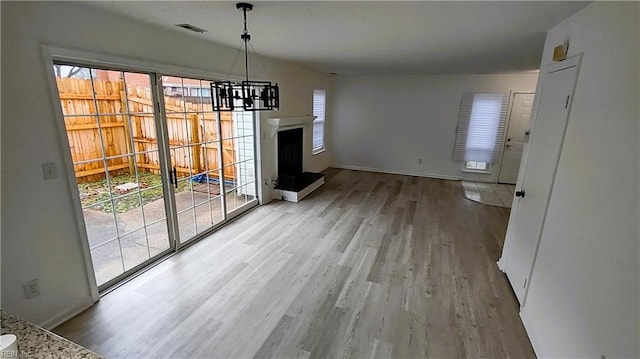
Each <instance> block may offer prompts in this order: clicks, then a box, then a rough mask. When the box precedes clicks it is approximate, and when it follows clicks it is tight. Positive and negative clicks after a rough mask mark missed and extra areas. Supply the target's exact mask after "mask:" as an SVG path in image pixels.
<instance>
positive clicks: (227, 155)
mask: <svg viewBox="0 0 640 359" xmlns="http://www.w3.org/2000/svg"><path fill="white" fill-rule="evenodd" d="M221 123H222V128H223V129H225V128H226V129H227V131H224V130H223V131H222V148H223V162H224V165H225V166H224V171H223V172H224V176H225V179H226V181H225V198H226V203H227V206H226V212H227V214H230V213H233V212H234V211H238V210H241V209H246V208H247V207H249V206H251V205H255V204H256V203H257V199H256V195H257V187H256V185H257V181H256V160H255V136H254V116H253V113H252V112H249V111H242V110H237V111H234V112H232V113H229V116H228V117H226V118H223V121H221Z"/></svg>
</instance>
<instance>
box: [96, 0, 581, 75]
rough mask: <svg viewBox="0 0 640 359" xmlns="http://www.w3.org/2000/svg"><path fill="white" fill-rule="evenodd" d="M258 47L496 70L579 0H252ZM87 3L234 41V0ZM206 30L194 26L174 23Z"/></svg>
mask: <svg viewBox="0 0 640 359" xmlns="http://www.w3.org/2000/svg"><path fill="white" fill-rule="evenodd" d="M253 3H254V5H255V8H254V10H253V11H251V12H249V13H248V28H249V33H250V34H251V35H252V41H251V43H252V44H253V48H254V49H255V51H256V52H258V53H259V54H261V55H267V56H270V57H274V58H279V59H284V60H289V61H295V62H299V63H302V64H304V65H306V66H308V67H311V68H314V69H316V70H319V71H322V72H327V73H330V72H335V73H338V74H445V73H446V74H451V73H496V72H514V71H523V70H533V69H537V67H538V66H539V64H540V56H541V54H542V47H543V44H544V39H545V33H546V31H547V30H549V29H550V28H551V27H553V26H554V25H556V24H557V23H559V22H561V21H562V20H564V19H565V18H567V17H569V16H570V15H572V14H574V13H576V12H577V11H578V10H580V9H581V8H583V7H584V6H585V5H586V4H587V2H575V1H549V2H540V1H520V2H519V1H510V2H503V1H499V2H485V1H471V2H400V1H389V2H379V1H365V2H337V1H335V2H324V1H306V2H290V1H281V2H276V1H254V2H253ZM90 4H91V5H90V6H94V7H98V8H102V9H105V10H108V11H111V12H115V13H119V14H121V15H124V16H127V17H130V18H133V19H136V20H139V21H142V22H147V23H151V24H156V25H159V26H162V27H166V28H169V29H173V30H174V31H180V32H184V33H188V34H190V35H192V36H196V37H201V38H205V39H207V40H210V41H213V42H216V43H222V44H226V45H230V46H233V47H239V46H240V44H241V40H240V33H241V31H242V12H240V11H239V10H236V8H235V2H218V1H153V2H147V1H104V2H102V1H98V2H91V3H90ZM179 23H189V24H192V25H195V26H198V27H201V28H204V29H206V30H208V32H206V33H205V34H198V33H193V32H190V31H187V30H184V29H181V28H177V27H175V26H174V25H175V24H179Z"/></svg>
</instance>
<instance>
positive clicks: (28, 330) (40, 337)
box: [0, 311, 104, 359]
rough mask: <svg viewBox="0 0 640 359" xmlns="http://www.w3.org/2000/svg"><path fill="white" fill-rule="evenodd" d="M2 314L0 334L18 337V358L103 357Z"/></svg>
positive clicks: (93, 358) (94, 358)
mask: <svg viewBox="0 0 640 359" xmlns="http://www.w3.org/2000/svg"><path fill="white" fill-rule="evenodd" d="M0 313H2V319H1V324H2V325H1V327H2V329H1V332H0V334H14V335H15V336H16V337H18V351H19V352H20V358H90V359H104V357H102V356H100V355H98V354H96V353H94V352H92V351H91V350H89V349H86V348H84V347H82V346H80V345H78V344H76V343H74V342H72V341H70V340H67V339H65V338H63V337H61V336H59V335H57V334H54V333H51V332H50V331H48V330H46V329H42V328H40V327H39V326H37V325H34V324H31V323H29V322H27V321H24V320H21V319H18V318H16V317H15V316H13V315H11V314H9V313H7V312H5V311H0Z"/></svg>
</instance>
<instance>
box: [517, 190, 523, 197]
mask: <svg viewBox="0 0 640 359" xmlns="http://www.w3.org/2000/svg"><path fill="white" fill-rule="evenodd" d="M516 197H522V198H524V191H516Z"/></svg>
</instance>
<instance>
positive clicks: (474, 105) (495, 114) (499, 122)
mask: <svg viewBox="0 0 640 359" xmlns="http://www.w3.org/2000/svg"><path fill="white" fill-rule="evenodd" d="M507 103H508V100H507V98H506V97H505V96H504V95H503V94H466V95H464V96H463V97H462V103H461V104H460V118H459V120H458V128H457V133H456V144H455V148H454V151H453V159H454V160H457V161H466V162H465V169H470V170H480V171H487V170H488V169H489V164H490V163H495V162H496V160H497V158H498V155H499V149H500V142H501V141H502V137H503V134H504V130H505V118H506V114H507Z"/></svg>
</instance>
